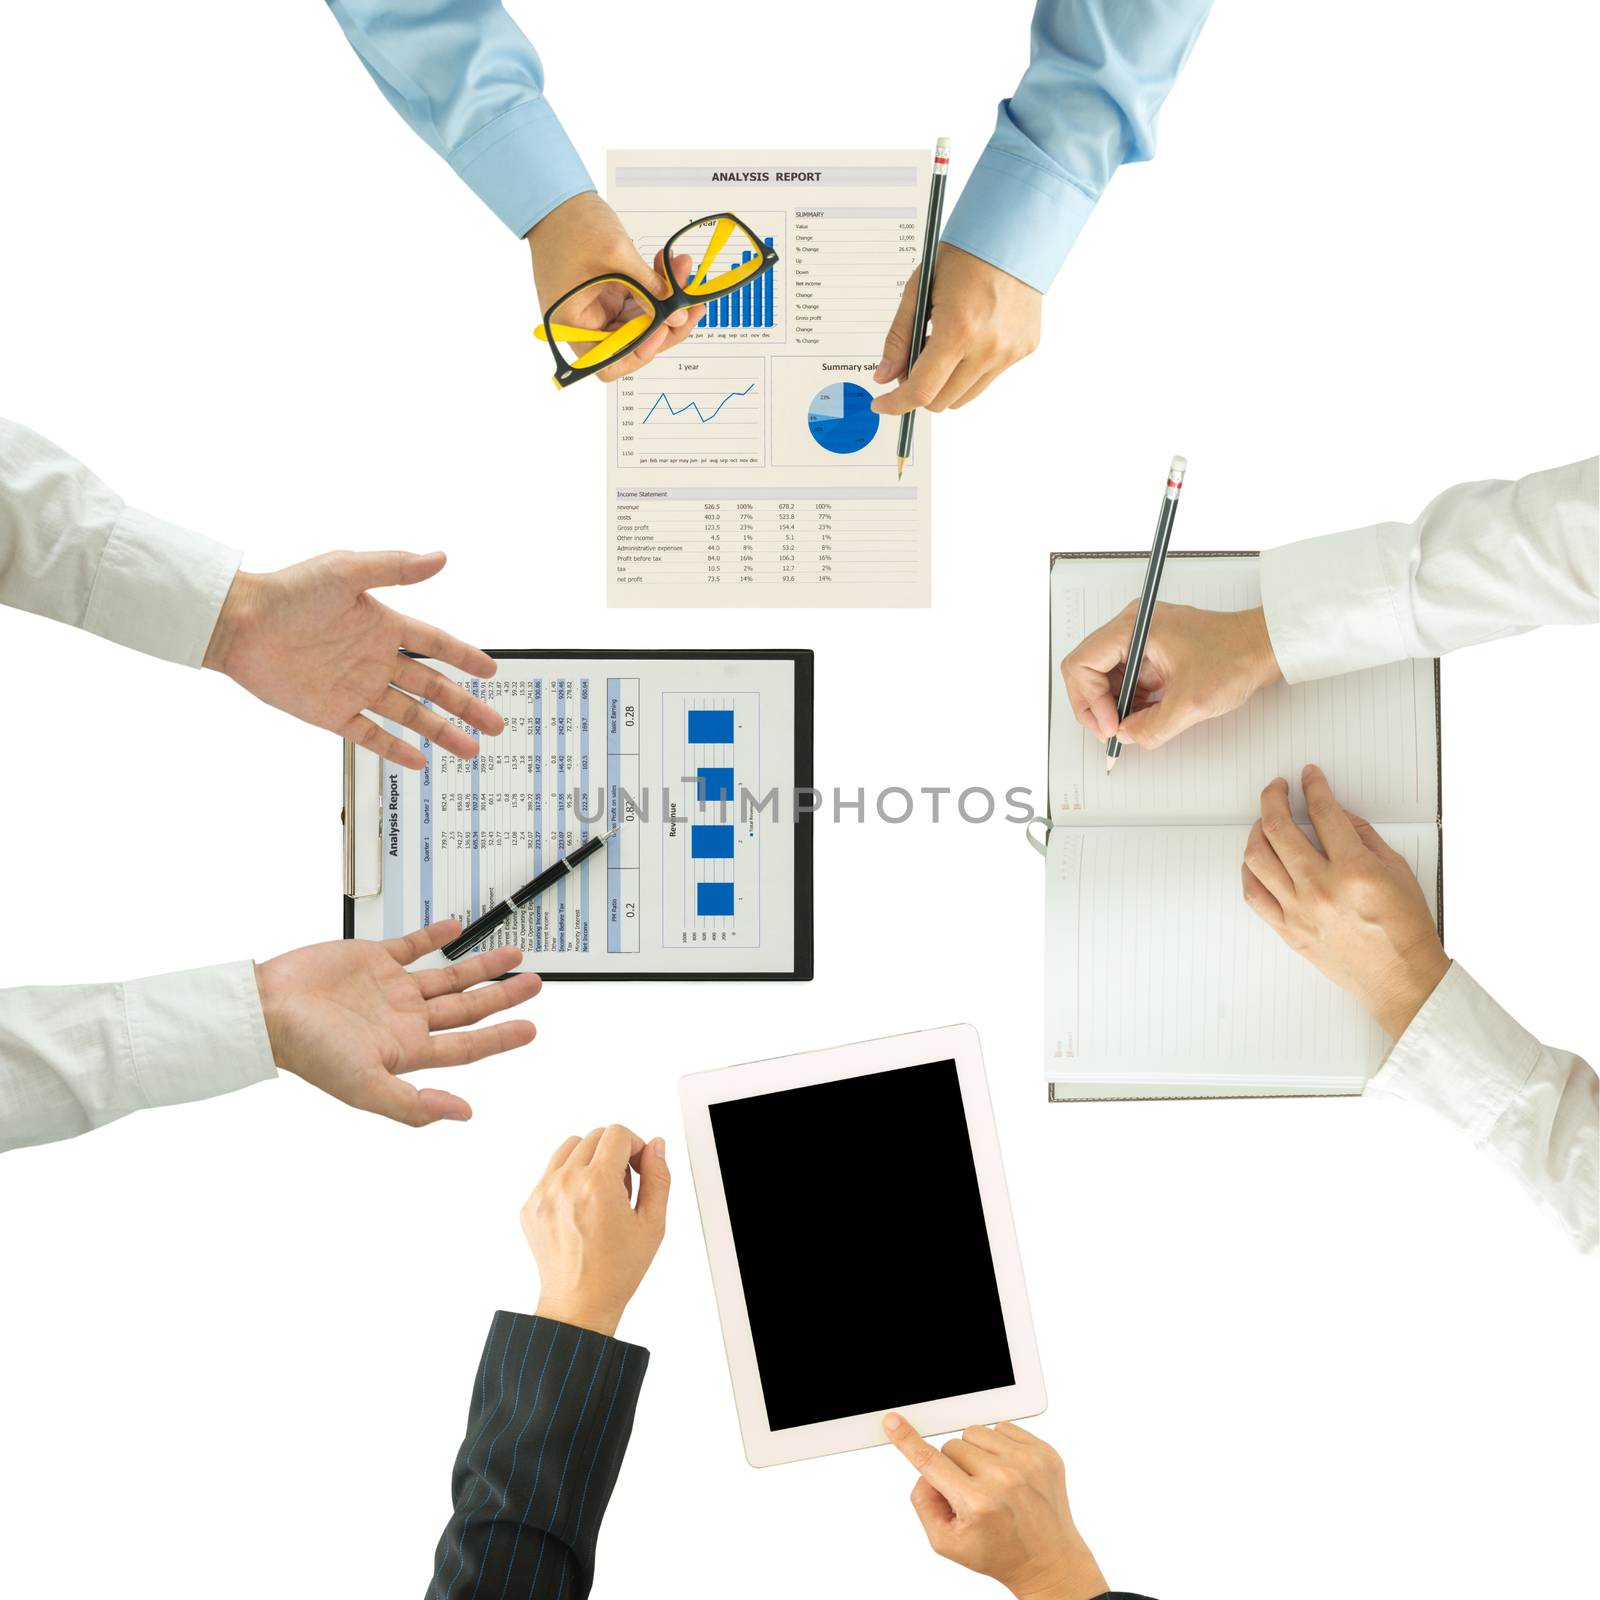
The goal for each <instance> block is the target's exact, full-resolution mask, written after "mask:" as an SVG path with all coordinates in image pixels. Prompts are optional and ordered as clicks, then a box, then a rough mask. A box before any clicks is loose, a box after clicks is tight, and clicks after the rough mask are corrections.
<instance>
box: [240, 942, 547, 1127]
mask: <svg viewBox="0 0 1600 1600" xmlns="http://www.w3.org/2000/svg"><path fill="white" fill-rule="evenodd" d="M460 932H461V924H460V923H459V922H456V921H447V922H435V923H433V924H431V925H430V926H429V927H426V928H421V929H419V930H418V931H417V932H416V933H412V934H407V935H406V936H405V937H404V938H401V939H385V940H383V941H382V943H379V942H377V941H375V940H371V939H339V940H334V941H332V942H330V943H328V944H313V945H307V946H306V947H305V948H304V949H303V950H290V951H289V952H288V953H287V954H285V955H281V956H276V957H274V958H273V959H272V960H271V961H262V962H259V963H257V965H256V987H257V989H258V990H259V991H260V994H261V1009H262V1011H263V1013H264V1014H265V1016H266V1019H267V1039H268V1041H269V1043H270V1044H271V1046H272V1059H273V1060H274V1061H276V1062H277V1064H278V1066H279V1067H281V1068H282V1069H283V1070H284V1071H286V1072H293V1073H295V1074H296V1075H297V1076H298V1077H302V1078H304V1079H305V1080H306V1082H307V1083H312V1084H315V1085H316V1086H317V1088H319V1089H321V1090H322V1091H323V1092H324V1093H325V1094H331V1095H332V1096H333V1097H334V1099H336V1100H342V1101H344V1103H345V1104H346V1105H347V1106H355V1107H356V1108H357V1110H360V1111H376V1112H377V1113H378V1114H379V1115H380V1116H384V1117H392V1118H393V1119H394V1120H395V1121H396V1122H406V1123H410V1125H411V1126H412V1127H414V1128H421V1127H425V1126H426V1125H427V1124H428V1123H430V1122H438V1121H440V1120H441V1119H444V1120H446V1121H451V1122H465V1121H466V1120H467V1118H468V1117H470V1116H471V1115H472V1107H471V1106H469V1105H468V1104H467V1102H466V1101H465V1100H463V1099H461V1098H460V1097H459V1096H458V1095H453V1094H448V1093H446V1091H445V1090H443V1089H418V1088H417V1087H416V1086H415V1085H414V1084H410V1083H407V1082H406V1081H405V1080H404V1078H402V1077H400V1076H399V1074H401V1073H405V1072H416V1071H418V1070H419V1069H421V1068H423V1067H456V1066H461V1065H462V1064H463V1063H465V1062H468V1061H481V1060H482V1059H483V1058H484V1057H485V1056H493V1055H499V1054H500V1053H501V1052H502V1051H505V1050H515V1049H517V1048H519V1047H520V1046H522V1045H525V1044H527V1043H528V1042H529V1041H530V1040H531V1039H532V1038H533V1034H534V1028H533V1024H532V1023H531V1022H499V1023H495V1024H494V1025H493V1026H492V1027H487V1028H479V1027H475V1026H474V1024H476V1023H479V1022H482V1021H483V1019H484V1018H485V1017H488V1016H492V1015H493V1014H494V1013H495V1012H497V1011H505V1010H507V1009H508V1008H509V1007H511V1006H518V1005H521V1004H522V1002H523V1001H524V1000H531V999H532V998H533V997H534V995H536V994H537V993H538V992H539V979H538V977H537V975H536V974H534V973H532V972H519V973H517V974H516V975H515V976H514V977H510V978H507V979H506V980H505V982H504V983H494V984H487V985H486V986H485V987H483V988H474V987H473V985H475V984H484V983H485V980H487V979H490V978H497V977H499V976H500V975H501V974H502V973H507V972H511V971H512V969H513V968H515V967H516V966H518V965H519V964H520V963H521V961H522V952H521V951H520V950H518V949H517V948H516V947H515V946H514V945H506V946H502V947H501V948H500V949H497V950H488V951H485V952H484V953H483V954H482V955H478V956H473V957H471V958H470V959H468V960H466V961H458V962H456V963H454V964H453V965H451V966H448V967H430V968H426V969H424V970H423V971H421V972H408V971H407V970H406V967H407V966H408V964H409V963H411V962H413V961H417V960H420V959H421V957H423V956H425V955H427V954H428V953H429V952H430V951H433V950H437V949H439V948H441V947H442V946H443V945H446V944H448V943H449V942H450V940H451V939H453V938H455V936H456V935H457V934H458V933H460ZM443 1029H460V1030H462V1031H460V1032H450V1033H447V1032H443V1031H441V1030H443Z"/></svg>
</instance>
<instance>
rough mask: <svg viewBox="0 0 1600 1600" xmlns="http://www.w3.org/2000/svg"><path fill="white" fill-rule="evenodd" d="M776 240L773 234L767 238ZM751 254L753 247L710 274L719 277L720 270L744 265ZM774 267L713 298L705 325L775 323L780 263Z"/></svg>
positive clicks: (703, 322)
mask: <svg viewBox="0 0 1600 1600" xmlns="http://www.w3.org/2000/svg"><path fill="white" fill-rule="evenodd" d="M765 242H766V243H767V245H769V246H770V245H771V244H772V237H771V235H768V236H767V239H766V241H765ZM750 258H751V252H750V251H749V250H741V251H740V252H739V256H738V259H737V260H734V259H732V258H731V257H730V259H729V260H728V261H727V262H726V263H719V265H718V266H717V267H716V268H715V269H714V270H713V271H712V272H711V273H710V274H709V276H712V277H715V276H716V273H717V272H718V271H721V272H726V271H729V270H730V269H732V268H733V267H737V266H742V265H743V264H744V263H745V262H747V261H749V260H750ZM782 265H783V263H782V262H779V263H778V266H775V267H773V269H772V270H771V271H770V272H764V273H762V274H761V276H760V277H759V278H754V279H752V280H751V281H750V282H749V283H741V284H740V285H739V287H738V288H737V289H735V290H734V291H733V293H732V294H725V295H723V297H722V298H721V299H720V300H713V301H711V302H710V303H709V304H708V305H707V306H706V314H705V316H704V317H703V318H702V319H701V322H700V326H701V328H770V327H772V326H773V305H774V298H773V297H774V295H775V293H776V291H777V277H778V267H781V266H782Z"/></svg>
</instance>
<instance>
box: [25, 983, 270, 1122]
mask: <svg viewBox="0 0 1600 1600" xmlns="http://www.w3.org/2000/svg"><path fill="white" fill-rule="evenodd" d="M276 1074H277V1068H276V1066H275V1065H274V1063H273V1060H272V1048H271V1046H270V1044H269V1043H268V1041H267V1023H266V1018H265V1017H264V1016H263V1015H262V1011H261V996H260V993H259V992H258V990H257V988H256V973H255V964H254V962H250V961H233V962H229V963H228V964H227V965H226V966H220V967H201V968H199V969H197V970H196V971H193V972H171V973H167V974H165V975H163V976H161V977H156V978H140V979H138V980H136V981H134V982H132V983H92V984H73V985H70V986H66V987H60V988H43V987H40V988H31V989H0V1152H4V1151H6V1150H17V1149H20V1148H21V1147H22V1146H24V1145H30V1144H46V1143H48V1142H49V1141H50V1140H52V1139H70V1138H72V1137H73V1136H74V1135H75V1134H79V1133H87V1132H88V1131H89V1130H90V1129H91V1128H98V1127H101V1126H103V1125H104V1124H105V1123H107V1122H115V1121H116V1119H117V1118H118V1117H125V1116H127V1114H128V1113H129V1112H130V1111H143V1110H145V1109H146V1108H147V1107H149V1106H171V1105H179V1104H181V1103H182V1102H184V1101H186V1100H207V1099H209V1098H210V1097H211V1096H212V1095H218V1094H227V1093H229V1092H230V1091H231V1090H234V1089H243V1088H246V1087H247V1086H248V1085H250V1084H252V1083H259V1082H260V1081H261V1080H262V1079H263V1078H271V1077H275V1076H276Z"/></svg>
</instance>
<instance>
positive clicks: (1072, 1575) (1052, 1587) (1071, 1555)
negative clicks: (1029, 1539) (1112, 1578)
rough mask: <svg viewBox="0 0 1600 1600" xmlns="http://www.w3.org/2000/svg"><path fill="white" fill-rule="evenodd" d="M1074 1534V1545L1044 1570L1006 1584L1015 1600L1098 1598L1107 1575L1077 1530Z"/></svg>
mask: <svg viewBox="0 0 1600 1600" xmlns="http://www.w3.org/2000/svg"><path fill="white" fill-rule="evenodd" d="M1074 1537H1075V1538H1076V1544H1075V1546H1074V1547H1073V1548H1072V1549H1071V1550H1069V1551H1067V1552H1066V1553H1065V1554H1064V1555H1062V1556H1061V1557H1060V1558H1059V1559H1057V1560H1055V1561H1052V1562H1051V1563H1050V1564H1049V1565H1048V1566H1047V1567H1046V1568H1045V1569H1044V1570H1042V1571H1040V1572H1038V1573H1036V1574H1030V1575H1029V1576H1027V1577H1025V1578H1014V1579H1012V1580H1011V1581H1010V1582H1008V1583H1007V1584H1006V1587H1007V1588H1008V1589H1009V1590H1010V1591H1011V1593H1012V1595H1013V1596H1014V1597H1015V1600H1099V1596H1101V1595H1103V1594H1104V1593H1105V1592H1106V1579H1105V1574H1104V1573H1103V1572H1101V1570H1100V1563H1099V1562H1098V1561H1096V1560H1095V1558H1094V1556H1093V1555H1092V1554H1091V1553H1090V1550H1089V1547H1088V1545H1086V1544H1085V1543H1084V1542H1083V1540H1082V1539H1081V1538H1077V1535H1076V1530H1074Z"/></svg>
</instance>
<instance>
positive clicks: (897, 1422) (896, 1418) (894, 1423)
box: [883, 1411, 906, 1433]
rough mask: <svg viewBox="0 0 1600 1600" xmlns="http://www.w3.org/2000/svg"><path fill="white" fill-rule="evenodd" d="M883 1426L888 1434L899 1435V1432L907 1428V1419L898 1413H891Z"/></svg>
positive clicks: (884, 1420)
mask: <svg viewBox="0 0 1600 1600" xmlns="http://www.w3.org/2000/svg"><path fill="white" fill-rule="evenodd" d="M883 1425H884V1428H885V1429H886V1430H887V1431H888V1432H890V1433H899V1431H900V1430H901V1429H902V1428H903V1427H905V1425H906V1419H905V1418H904V1417H902V1416H901V1415H900V1413H899V1412H898V1411H891V1412H890V1413H889V1415H888V1416H886V1417H885V1418H884V1419H883Z"/></svg>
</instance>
